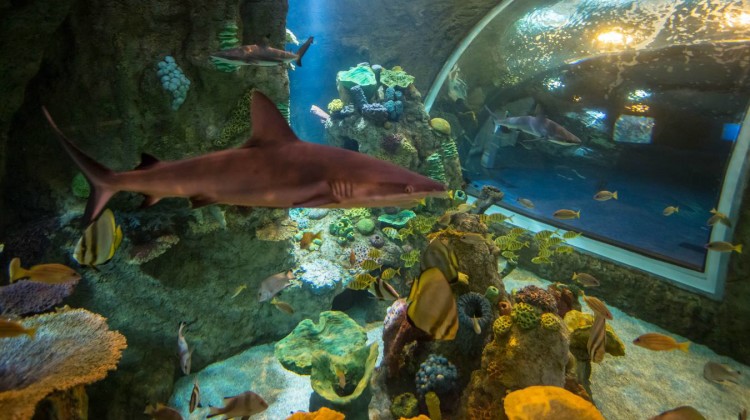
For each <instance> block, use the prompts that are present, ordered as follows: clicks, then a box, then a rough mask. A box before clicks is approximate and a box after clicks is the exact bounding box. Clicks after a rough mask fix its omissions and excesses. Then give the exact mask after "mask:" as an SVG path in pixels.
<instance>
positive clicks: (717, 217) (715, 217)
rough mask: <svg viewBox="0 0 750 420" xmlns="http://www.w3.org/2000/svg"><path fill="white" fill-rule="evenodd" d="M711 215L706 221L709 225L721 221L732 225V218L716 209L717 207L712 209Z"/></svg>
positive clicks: (728, 225) (729, 225)
mask: <svg viewBox="0 0 750 420" xmlns="http://www.w3.org/2000/svg"><path fill="white" fill-rule="evenodd" d="M711 215H712V216H711V217H709V218H708V220H707V221H706V224H707V225H708V226H713V225H715V224H716V223H721V224H723V225H726V226H727V227H732V220H731V219H729V216H727V215H726V214H724V213H722V212H720V211H718V210H716V209H715V208H713V209H711Z"/></svg>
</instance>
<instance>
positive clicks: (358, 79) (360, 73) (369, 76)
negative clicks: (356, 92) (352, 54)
mask: <svg viewBox="0 0 750 420" xmlns="http://www.w3.org/2000/svg"><path fill="white" fill-rule="evenodd" d="M336 85H337V86H339V87H342V88H344V89H346V91H349V89H351V88H352V87H354V86H361V87H362V89H363V91H364V92H365V94H366V97H368V98H369V97H372V95H373V94H375V90H377V87H378V82H377V79H376V77H375V72H374V71H373V70H372V69H371V68H370V66H369V65H366V64H361V65H358V66H357V67H352V68H350V69H349V70H345V71H340V72H338V73H337V74H336ZM341 99H342V100H344V101H345V102H346V100H345V99H346V98H343V97H342V98H341Z"/></svg>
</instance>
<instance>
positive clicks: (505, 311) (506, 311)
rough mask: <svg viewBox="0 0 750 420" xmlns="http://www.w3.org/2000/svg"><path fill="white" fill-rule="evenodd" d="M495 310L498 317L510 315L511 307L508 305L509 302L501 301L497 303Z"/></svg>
mask: <svg viewBox="0 0 750 420" xmlns="http://www.w3.org/2000/svg"><path fill="white" fill-rule="evenodd" d="M497 309H498V311H499V312H500V315H510V312H511V311H512V310H513V307H512V306H511V305H510V302H508V301H507V300H501V301H498V302H497Z"/></svg>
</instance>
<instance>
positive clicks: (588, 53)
mask: <svg viewBox="0 0 750 420" xmlns="http://www.w3.org/2000/svg"><path fill="white" fill-rule="evenodd" d="M688 3H689V4H688ZM733 4H734V5H735V6H736V4H735V2H726V1H718V2H707V1H694V2H687V3H683V4H680V5H679V6H677V5H676V3H674V2H668V1H649V2H639V3H633V2H621V1H551V2H550V1H548V2H528V1H510V2H502V3H501V4H500V5H498V6H496V7H495V8H494V9H493V10H492V12H491V13H489V14H488V15H487V16H485V18H484V19H483V20H482V21H481V22H479V23H478V24H477V25H476V26H475V27H474V28H473V30H472V31H471V32H470V34H469V35H468V36H467V37H466V38H465V39H464V41H463V42H462V44H461V45H460V46H459V48H457V49H456V50H455V51H454V52H453V54H452V56H451V57H450V58H449V59H448V60H447V62H446V63H445V64H444V66H443V67H442V70H441V72H440V74H439V76H438V77H437V80H436V82H435V83H434V84H433V86H432V88H431V90H430V92H429V94H428V95H427V100H426V107H427V109H428V110H429V109H431V110H432V111H435V110H441V111H444V112H449V113H451V114H453V115H455V116H457V117H456V118H457V119H458V120H459V122H460V124H461V126H462V127H464V128H465V131H464V132H463V133H462V134H461V137H460V138H459V140H458V147H459V151H460V156H461V163H462V168H463V170H464V177H465V179H467V180H468V182H469V185H470V187H469V188H468V190H469V192H470V193H472V194H476V193H478V192H479V191H480V190H481V189H482V187H484V186H485V185H490V186H495V187H498V188H499V189H501V190H502V191H503V192H504V193H505V197H504V199H503V200H502V201H501V202H500V203H499V204H498V206H499V211H501V212H504V213H507V214H513V215H514V217H513V219H512V220H513V222H514V223H516V224H518V225H520V226H523V227H527V228H532V227H536V229H540V228H541V226H551V228H552V229H561V230H574V231H578V232H582V233H583V234H584V237H581V238H577V239H574V240H573V241H571V242H573V243H574V244H575V246H578V247H581V248H583V249H586V250H588V251H590V252H593V253H596V254H599V255H601V256H602V257H605V258H610V259H616V260H617V261H620V262H623V263H626V264H629V265H631V266H634V267H637V268H641V269H644V270H647V271H649V272H652V273H654V274H658V275H660V276H663V277H666V278H668V279H670V280H672V281H674V282H677V283H679V284H682V285H684V286H686V287H688V288H691V289H695V290H698V291H701V292H703V293H706V294H709V295H714V296H720V295H721V293H722V278H723V274H724V273H725V271H726V270H725V265H726V263H727V258H726V256H725V255H724V254H719V253H714V252H707V249H706V248H705V244H707V243H709V242H711V241H719V240H725V239H726V238H728V237H729V236H730V235H731V229H732V227H731V226H733V223H732V221H736V218H737V211H738V206H739V201H740V198H741V194H740V192H741V191H742V188H741V185H742V184H743V178H744V177H745V169H746V168H745V163H744V160H745V156H746V154H747V147H748V144H747V142H748V135H749V133H748V132H747V129H743V128H742V127H743V126H745V127H746V126H747V125H746V124H743V122H744V121H745V119H746V111H747V107H748V83H749V82H748V75H747V72H746V70H744V69H743V68H744V64H743V63H746V62H747V61H748V59H749V50H748V34H749V33H750V26H748V25H749V24H750V17H748V16H750V15H748V14H747V13H746V12H743V11H742V9H741V8H738V7H734V6H733ZM497 122H499V123H497ZM503 124H506V125H503ZM467 127H469V128H467ZM602 191H603V192H604V193H605V196H604V197H601V196H600V197H596V198H595V197H594V196H595V195H597V193H599V192H602ZM607 192H608V193H612V194H614V193H615V192H616V193H617V195H616V197H612V196H611V195H607V194H606V193H607ZM560 209H568V210H572V211H573V212H575V215H573V216H571V217H572V218H570V219H563V220H561V219H558V218H556V217H555V216H553V215H554V214H555V212H556V211H558V210H560ZM712 211H713V213H712ZM717 211H718V212H720V213H723V214H725V215H727V217H728V219H729V220H726V219H725V220H724V223H715V224H713V226H711V225H708V224H707V222H708V219H709V218H711V217H712V214H715V212H717ZM578 212H580V213H578ZM712 222H715V219H714V220H712ZM730 225H731V226H730Z"/></svg>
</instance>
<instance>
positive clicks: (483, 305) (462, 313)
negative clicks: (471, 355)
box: [458, 292, 493, 331]
mask: <svg viewBox="0 0 750 420" xmlns="http://www.w3.org/2000/svg"><path fill="white" fill-rule="evenodd" d="M475 318H476V320H477V324H478V325H479V328H480V329H481V331H484V330H485V329H486V328H487V327H488V326H489V325H490V324H491V323H492V320H493V314H492V306H490V302H489V301H488V300H487V299H486V298H485V297H484V296H482V295H481V294H479V293H476V292H469V293H466V294H464V295H461V297H459V298H458V321H459V322H460V324H461V326H462V327H464V328H468V329H473V328H474V319H475Z"/></svg>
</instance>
